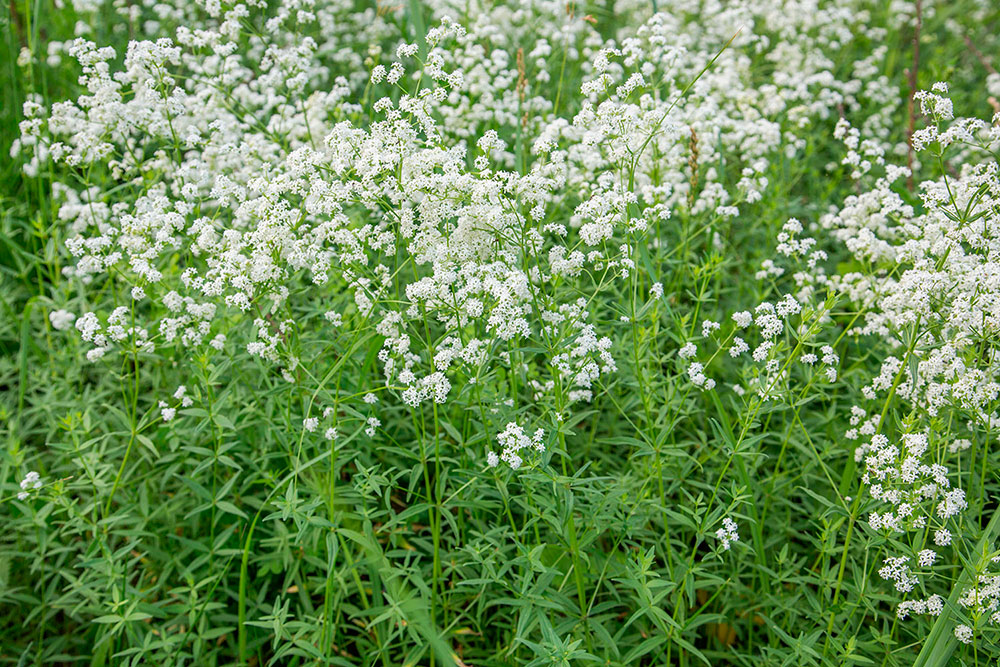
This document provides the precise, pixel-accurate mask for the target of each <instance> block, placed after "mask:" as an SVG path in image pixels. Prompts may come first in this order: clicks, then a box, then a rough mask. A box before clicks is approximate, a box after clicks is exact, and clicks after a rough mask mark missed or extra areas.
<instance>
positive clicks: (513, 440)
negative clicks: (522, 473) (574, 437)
mask: <svg viewBox="0 0 1000 667" xmlns="http://www.w3.org/2000/svg"><path fill="white" fill-rule="evenodd" d="M544 437H545V432H544V431H543V430H542V429H536V430H535V432H534V433H533V434H531V435H528V433H527V432H526V431H525V430H524V428H522V427H521V426H518V424H517V423H516V422H509V423H508V424H507V427H506V428H505V429H504V430H503V431H501V432H500V433H497V442H499V443H500V447H501V448H502V450H501V452H500V455H499V456H497V454H496V453H495V452H494V451H492V450H489V451H487V453H486V461H487V463H488V464H489V466H490V467H491V468H495V467H496V466H497V465H499V464H500V461H503V462H504V463H506V464H507V465H509V466H510V467H511V469H513V470H517V469H518V468H520V467H521V464H522V463H523V462H524V459H522V458H521V452H523V451H525V450H529V451H530V450H534V451H536V452H544V451H545V443H543V442H542V439H543V438H544Z"/></svg>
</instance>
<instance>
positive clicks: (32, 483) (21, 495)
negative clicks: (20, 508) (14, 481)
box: [17, 470, 42, 500]
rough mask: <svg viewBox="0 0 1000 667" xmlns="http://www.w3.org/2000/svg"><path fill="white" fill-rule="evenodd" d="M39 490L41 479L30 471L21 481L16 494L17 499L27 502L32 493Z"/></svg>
mask: <svg viewBox="0 0 1000 667" xmlns="http://www.w3.org/2000/svg"><path fill="white" fill-rule="evenodd" d="M40 488H42V478H41V477H40V476H39V474H38V473H37V472H35V471H34V470H32V471H31V472H29V473H28V474H26V475H25V476H24V479H22V480H21V490H20V491H19V492H18V494H17V499H18V500H27V499H28V496H30V495H31V492H32V491H37V490H38V489H40Z"/></svg>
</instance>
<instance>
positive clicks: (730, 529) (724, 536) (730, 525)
mask: <svg viewBox="0 0 1000 667" xmlns="http://www.w3.org/2000/svg"><path fill="white" fill-rule="evenodd" d="M715 537H716V538H717V539H718V540H719V542H720V543H721V545H722V549H723V550H724V551H729V549H730V547H731V546H732V543H733V542H739V540H740V534H739V526H737V525H736V522H735V521H733V520H732V519H730V518H729V517H728V516H727V517H725V518H724V519H723V520H722V528H719V529H718V530H716V531H715Z"/></svg>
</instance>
